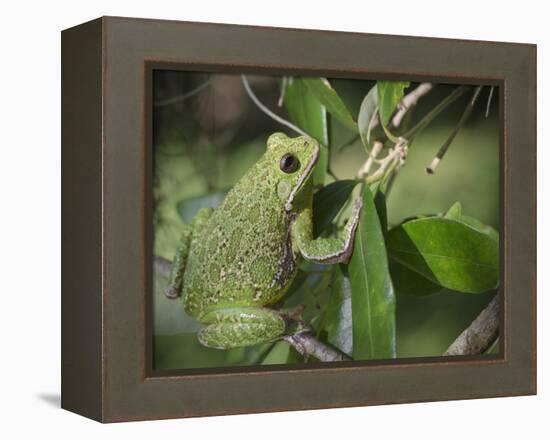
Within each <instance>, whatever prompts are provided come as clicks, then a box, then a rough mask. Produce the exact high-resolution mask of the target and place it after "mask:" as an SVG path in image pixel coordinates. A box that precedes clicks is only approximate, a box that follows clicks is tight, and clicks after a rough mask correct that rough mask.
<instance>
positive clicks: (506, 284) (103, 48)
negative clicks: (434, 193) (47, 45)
mask: <svg viewBox="0 0 550 440" xmlns="http://www.w3.org/2000/svg"><path fill="white" fill-rule="evenodd" d="M159 66H162V67H163V68H170V69H174V70H186V69H191V70H204V71H215V72H237V73H240V72H242V71H244V72H250V73H257V72H261V73H269V74H285V73H287V74H288V73H289V72H290V73H295V74H304V75H305V74H311V75H330V76H333V77H346V78H358V79H359V78H369V79H373V78H374V79H402V78H404V77H406V78H407V79H411V80H417V81H422V80H430V81H439V82H447V83H460V84H490V85H492V84H496V85H498V86H499V91H500V102H501V103H503V105H502V108H501V112H500V122H501V132H502V136H501V156H500V157H501V174H500V177H501V179H500V188H501V191H500V194H501V196H500V197H501V224H502V239H501V271H502V272H501V285H500V291H499V295H500V297H499V298H500V309H499V312H498V313H499V314H500V322H501V328H500V340H501V345H500V348H501V350H500V353H499V354H497V355H491V356H485V357H483V358H482V357H480V356H477V355H469V356H468V355H467V356H460V357H453V358H450V359H445V358H441V357H438V358H418V359H397V360H392V361H350V362H346V363H345V364H344V363H342V364H338V363H326V364H315V365H296V366H294V365H283V366H276V365H273V366H265V367H257V368H256V367H242V368H238V367H232V368H225V369H224V368H221V369H216V370H215V371H212V370H204V371H201V370H189V371H187V370H186V371H155V370H153V368H152V356H153V355H152V342H151V334H152V333H151V325H152V322H151V320H152V316H151V301H152V299H151V298H152V297H151V283H152V279H151V278H152V277H151V270H152V253H151V248H152V234H151V228H152V225H151V212H152V197H151V180H152V166H151V161H152V157H151V149H150V145H151V136H152V133H151V127H152V123H151V112H150V111H149V110H148V109H149V107H150V103H151V100H152V96H151V91H152V87H151V77H152V75H151V72H152V70H153V69H154V68H157V67H159ZM535 393H536V46H534V45H529V44H516V43H497V42H481V41H465V40H449V39H435V38H420V37H404V36H389V35H374V34H359V33H343V32H329V31H314V30H301V29H280V28H265V27H264V28H261V27H254V26H237V25H225V24H223V25H222V24H208V23H191V22H176V21H163V20H147V19H133V18H120V17H102V18H99V19H97V20H94V21H91V22H88V23H85V24H82V25H79V26H76V27H74V28H70V29H67V30H65V31H63V32H62V407H63V408H65V409H67V410H70V411H73V412H76V413H78V414H81V415H84V416H86V417H89V418H92V419H94V420H98V421H101V422H119V421H131V420H146V419H163V418H178V417H194V416H206V415H222V414H240V413H254V412H269V411H287V410H300V409H314V408H329V407H349V406H364V405H375V404H388V403H405V402H422V401H433V400H454V399H472V398H485V397H497V396H515V395H527V394H535Z"/></svg>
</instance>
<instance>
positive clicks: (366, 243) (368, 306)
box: [348, 187, 396, 360]
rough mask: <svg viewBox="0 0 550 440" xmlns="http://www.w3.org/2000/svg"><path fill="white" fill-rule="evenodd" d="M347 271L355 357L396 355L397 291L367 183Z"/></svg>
mask: <svg viewBox="0 0 550 440" xmlns="http://www.w3.org/2000/svg"><path fill="white" fill-rule="evenodd" d="M348 271H349V279H350V285H351V304H352V324H353V358H354V359H356V360H359V359H389V358H394V357H395V356H396V344H395V293H394V289H393V285H392V281H391V277H390V272H389V268H388V257H387V253H386V247H385V244H384V234H383V232H382V228H381V226H380V221H379V219H378V215H377V213H376V207H375V204H374V200H373V197H372V194H371V192H370V190H369V188H368V187H365V189H364V191H363V209H362V211H361V216H360V219H359V224H358V226H357V232H356V234H355V243H354V248H353V255H352V257H351V260H350V263H349V265H348Z"/></svg>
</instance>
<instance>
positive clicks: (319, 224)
mask: <svg viewBox="0 0 550 440" xmlns="http://www.w3.org/2000/svg"><path fill="white" fill-rule="evenodd" d="M355 185H357V182H356V181H355V180H337V181H336V182H332V183H330V184H329V185H326V186H324V187H323V188H321V189H320V190H319V191H318V192H317V193H315V195H314V197H313V236H314V238H317V237H318V236H319V235H321V233H323V231H325V230H326V228H327V227H328V226H329V225H330V223H331V222H332V221H333V220H334V218H335V217H336V215H337V214H338V213H339V212H340V210H341V209H342V207H343V206H344V204H345V203H346V201H347V200H348V199H349V197H350V195H351V193H352V191H353V188H355Z"/></svg>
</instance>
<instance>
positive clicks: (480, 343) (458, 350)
mask: <svg viewBox="0 0 550 440" xmlns="http://www.w3.org/2000/svg"><path fill="white" fill-rule="evenodd" d="M499 316H500V295H498V294H497V295H495V297H494V298H493V299H492V300H491V302H490V303H489V305H488V306H487V307H485V309H483V310H482V312H481V313H480V314H479V315H478V317H477V318H476V319H474V321H473V322H472V323H471V324H470V326H469V327H468V328H466V330H464V331H463V332H462V333H461V334H460V335H459V336H458V338H456V339H455V341H454V342H453V343H452V344H451V345H450V346H449V348H448V349H447V351H446V352H445V353H444V354H443V356H462V355H471V354H481V353H485V351H486V350H487V349H488V348H490V347H491V345H492V344H493V342H494V341H495V339H496V338H497V337H498V328H499V324H500V319H499Z"/></svg>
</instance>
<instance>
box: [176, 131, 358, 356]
mask: <svg viewBox="0 0 550 440" xmlns="http://www.w3.org/2000/svg"><path fill="white" fill-rule="evenodd" d="M289 153H290V154H293V155H294V156H296V157H297V158H298V160H299V164H300V165H299V167H298V168H297V169H296V170H295V171H294V172H292V173H285V172H283V171H282V170H281V167H280V163H281V158H282V157H283V156H284V155H285V154H289ZM318 156H319V146H318V144H317V142H316V141H315V140H314V139H312V138H309V137H306V136H301V137H298V138H289V137H287V136H286V135H285V134H283V133H275V134H273V135H271V136H270V137H269V139H268V141H267V150H266V152H265V153H264V155H263V156H262V157H261V158H260V160H259V161H258V162H257V163H256V164H255V165H254V166H252V168H250V170H249V171H248V172H247V173H246V175H245V176H244V177H242V178H241V180H240V181H239V182H238V183H237V184H236V185H235V186H234V187H233V189H232V190H231V191H230V192H229V193H228V194H227V196H226V197H225V199H224V201H223V202H222V203H221V205H220V206H219V207H218V208H216V209H210V208H208V209H202V210H200V211H199V212H198V213H197V215H196V216H195V218H194V219H193V221H192V222H191V224H190V225H186V226H185V230H184V233H183V234H182V237H181V240H180V244H179V247H178V250H177V252H176V257H175V259H174V262H173V265H172V273H171V279H170V284H169V287H168V289H167V292H166V294H167V296H169V297H176V296H178V295H180V294H181V297H182V300H183V306H184V308H185V311H186V312H187V313H189V314H190V315H192V316H193V317H195V318H196V319H197V320H198V321H199V322H201V323H202V324H204V325H205V327H204V328H203V329H202V330H201V331H200V332H199V334H198V338H199V341H200V342H201V344H203V345H205V346H207V347H212V348H218V349H228V348H235V347H244V346H249V345H255V344H259V343H264V342H269V341H274V340H277V339H279V338H281V337H283V336H285V335H287V334H288V332H289V331H290V325H289V322H288V319H287V318H286V317H285V315H283V314H282V313H280V312H278V311H276V310H274V309H271V308H269V307H267V306H269V305H272V304H274V303H276V302H277V301H279V300H280V299H281V298H282V297H283V296H284V294H285V292H286V291H287V289H288V287H289V286H290V283H291V282H292V280H293V278H294V276H295V275H296V272H297V264H298V262H299V259H300V258H302V257H305V258H306V259H308V260H311V261H315V262H318V263H335V262H341V261H347V260H348V259H349V256H350V254H351V249H352V246H353V236H354V233H355V228H356V224H357V219H358V215H359V210H360V209H361V206H360V203H357V202H356V204H355V206H354V210H353V214H352V217H351V218H350V221H349V222H348V224H347V226H346V228H345V229H344V230H343V231H342V232H341V233H340V235H339V236H336V237H332V238H319V239H316V240H314V239H313V235H312V231H313V225H312V201H313V187H312V179H311V175H312V173H313V170H314V167H315V164H316V162H317V158H318Z"/></svg>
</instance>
